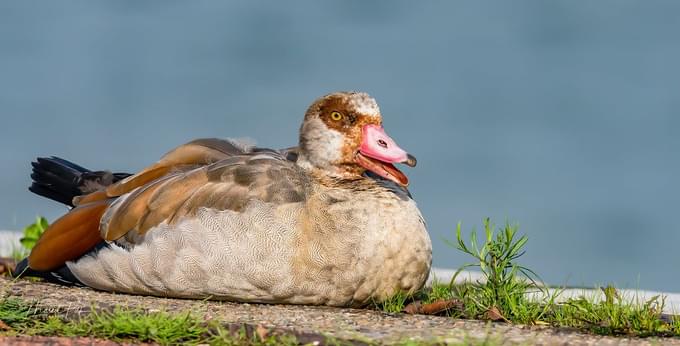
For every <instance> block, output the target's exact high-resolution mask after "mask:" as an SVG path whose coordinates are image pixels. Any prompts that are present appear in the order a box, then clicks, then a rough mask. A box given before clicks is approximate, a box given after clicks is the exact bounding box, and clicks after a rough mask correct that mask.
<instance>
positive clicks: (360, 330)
mask: <svg viewBox="0 0 680 346" xmlns="http://www.w3.org/2000/svg"><path fill="white" fill-rule="evenodd" d="M0 287H2V293H3V294H4V295H10V296H17V297H22V298H23V299H25V300H29V301H34V302H35V303H36V304H37V305H39V306H41V307H43V308H46V309H49V310H52V311H55V312H59V313H62V314H64V315H65V316H68V317H71V318H72V317H75V316H77V315H79V314H82V313H86V312H88V311H91V309H92V308H95V309H111V308H113V307H115V306H126V307H131V308H139V309H144V310H147V311H159V310H166V311H187V310H189V311H193V312H194V313H196V314H199V315H200V316H204V318H206V319H218V320H220V321H222V322H224V323H225V324H234V323H244V324H248V325H251V326H252V325H255V326H256V325H262V326H266V327H269V328H275V329H279V330H281V329H282V330H287V331H294V332H296V333H298V334H305V333H307V334H325V335H330V336H333V337H337V338H340V339H344V340H354V341H358V343H361V342H362V341H368V340H371V341H378V342H381V343H394V342H397V341H405V340H407V339H415V340H430V341H450V342H454V341H459V342H460V341H464V340H469V339H486V338H492V339H495V340H501V341H503V342H504V344H508V345H512V344H543V345H567V344H573V345H659V344H663V345H680V339H677V338H667V339H652V338H650V339H639V338H615V337H602V336H595V335H589V334H584V333H580V332H577V331H574V330H569V329H557V328H549V327H535V326H515V325H510V324H505V323H487V322H481V321H468V320H455V319H451V318H446V317H435V316H421V315H404V314H386V313H382V312H378V311H371V310H360V309H338V308H329V307H311V306H290V305H262V304H239V303H230V302H215V301H195V300H179V299H167V298H156V297H143V296H132V295H123V294H111V293H106V292H97V291H94V290H91V289H87V288H66V287H61V286H56V285H52V284H47V283H39V282H31V281H27V280H16V281H14V282H12V281H10V280H9V279H7V278H0ZM0 342H1V341H0Z"/></svg>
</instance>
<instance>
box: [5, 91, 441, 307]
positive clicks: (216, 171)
mask: <svg viewBox="0 0 680 346" xmlns="http://www.w3.org/2000/svg"><path fill="white" fill-rule="evenodd" d="M416 163H417V161H416V158H415V157H414V156H413V155H411V154H409V153H407V152H406V151H405V150H403V149H401V148H400V147H399V146H398V145H397V143H396V142H395V141H394V140H393V139H392V138H391V137H389V136H388V135H387V133H386V132H385V129H384V127H383V118H382V115H381V112H380V109H379V107H378V104H377V102H376V100H375V99H374V98H373V97H371V96H370V95H368V94H367V93H364V92H355V91H348V92H344V91H343V92H333V93H330V94H327V95H324V96H322V97H319V98H318V99H316V100H315V101H314V102H313V103H312V104H311V105H310V106H309V107H308V109H307V111H306V112H305V113H304V118H303V121H302V125H301V126H300V131H299V141H298V146H295V147H290V148H285V149H267V148H260V147H257V146H255V145H253V144H248V143H243V142H239V141H236V140H231V139H217V138H204V139H197V140H194V141H191V142H189V143H186V144H183V145H180V146H179V147H176V148H175V149H173V150H171V151H170V152H168V153H167V154H165V155H164V156H162V157H161V159H160V160H159V161H157V162H156V163H154V164H152V165H150V166H148V167H146V168H145V169H143V170H141V171H139V172H138V173H136V174H129V173H112V172H110V171H90V170H88V169H86V168H83V167H81V166H79V165H77V164H75V163H72V162H70V161H67V160H65V159H62V158H59V157H55V156H52V157H42V158H38V159H37V161H35V162H33V163H32V166H33V173H32V175H31V177H32V179H33V183H32V185H31V186H30V188H29V189H30V190H31V191H32V192H34V193H36V194H38V195H41V196H44V197H47V198H50V199H53V200H55V201H59V202H61V203H64V204H66V205H68V206H70V207H72V208H71V209H70V210H69V211H68V212H67V213H66V214H64V215H63V216H61V217H60V218H58V219H57V220H56V221H55V222H53V223H52V224H51V225H50V226H49V227H48V229H47V230H46V231H45V233H44V234H43V235H42V236H41V237H40V239H39V240H38V242H37V243H36V245H35V247H34V248H33V249H32V251H31V253H30V254H29V256H28V257H27V258H25V259H24V260H22V261H21V262H20V263H19V264H18V265H17V268H16V270H15V272H16V275H19V276H36V277H42V278H44V279H46V280H47V281H50V282H54V283H58V284H62V285H76V286H86V287H90V288H93V289H96V290H102V291H109V292H116V293H127V294H135V295H150V296H159V297H174V298H191V299H213V300H225V301H233V302H250V303H271V304H306V305H327V306H339V307H361V306H365V305H367V304H370V303H372V302H379V301H384V300H386V299H388V298H389V297H391V296H393V295H394V294H396V293H398V292H411V293H413V292H416V291H417V290H419V289H421V288H422V287H423V285H424V284H425V281H426V280H427V277H428V275H429V272H430V268H431V264H432V244H431V240H430V238H429V235H428V231H427V228H426V222H425V220H424V218H423V216H422V214H421V212H420V210H419V209H418V207H417V205H416V203H415V201H414V199H413V197H412V195H411V193H410V192H409V190H408V185H409V179H408V177H407V176H406V175H405V174H404V173H403V172H402V171H401V170H399V169H398V168H397V167H396V166H395V164H404V165H407V166H411V167H415V166H416Z"/></svg>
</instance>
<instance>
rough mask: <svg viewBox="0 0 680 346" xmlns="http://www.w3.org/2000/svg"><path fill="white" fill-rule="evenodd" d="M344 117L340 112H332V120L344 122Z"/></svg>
mask: <svg viewBox="0 0 680 346" xmlns="http://www.w3.org/2000/svg"><path fill="white" fill-rule="evenodd" d="M343 117H344V116H343V115H342V113H340V112H331V119H333V120H335V121H340V120H342V118H343Z"/></svg>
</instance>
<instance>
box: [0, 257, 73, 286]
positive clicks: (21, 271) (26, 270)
mask: <svg viewBox="0 0 680 346" xmlns="http://www.w3.org/2000/svg"><path fill="white" fill-rule="evenodd" d="M12 275H13V276H14V277H18V278H20V277H24V276H25V277H36V278H41V279H43V280H45V281H47V282H51V283H53V284H58V285H63V286H81V287H82V286H85V285H83V283H82V282H80V280H78V278H77V277H76V276H75V275H73V273H72V272H71V270H70V269H68V267H67V266H65V265H64V266H61V267H59V268H57V269H55V270H51V271H44V272H43V271H37V270H33V269H31V267H29V266H28V258H24V259H23V260H21V261H20V262H19V263H17V266H16V268H15V269H14V272H13V273H12Z"/></svg>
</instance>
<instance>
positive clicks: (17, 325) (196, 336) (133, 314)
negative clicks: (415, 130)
mask: <svg viewBox="0 0 680 346" xmlns="http://www.w3.org/2000/svg"><path fill="white" fill-rule="evenodd" d="M0 320H2V321H3V322H5V323H6V324H7V325H8V326H9V327H11V328H12V331H11V332H6V334H10V335H11V334H24V335H41V336H66V337H75V336H81V337H97V338H102V339H108V340H114V341H133V342H154V343H158V344H160V345H197V344H210V345H253V346H260V345H262V346H264V345H298V344H299V343H298V342H297V339H296V338H295V337H294V336H292V335H271V336H265V337H259V336H258V335H257V334H256V333H246V329H245V328H242V329H241V330H240V331H238V332H237V333H232V332H230V331H229V330H228V329H226V328H225V327H224V326H222V325H220V324H219V322H217V321H210V322H205V321H203V319H202V318H200V317H198V316H197V315H195V314H192V313H189V312H187V313H180V314H172V313H168V312H151V313H148V312H144V311H141V310H130V309H122V308H116V309H115V310H114V311H112V312H96V311H95V312H91V313H89V314H87V315H85V316H83V317H81V318H80V319H77V320H64V319H62V318H60V317H59V316H57V315H54V314H52V315H50V314H47V313H45V312H44V311H42V310H40V309H37V308H35V307H33V306H32V305H31V304H29V303H27V302H24V301H22V300H20V299H16V298H6V299H2V300H0ZM0 335H2V334H1V333H0Z"/></svg>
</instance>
